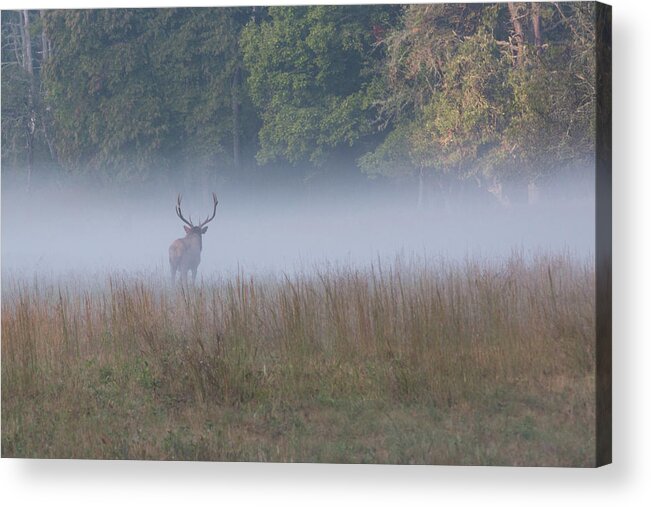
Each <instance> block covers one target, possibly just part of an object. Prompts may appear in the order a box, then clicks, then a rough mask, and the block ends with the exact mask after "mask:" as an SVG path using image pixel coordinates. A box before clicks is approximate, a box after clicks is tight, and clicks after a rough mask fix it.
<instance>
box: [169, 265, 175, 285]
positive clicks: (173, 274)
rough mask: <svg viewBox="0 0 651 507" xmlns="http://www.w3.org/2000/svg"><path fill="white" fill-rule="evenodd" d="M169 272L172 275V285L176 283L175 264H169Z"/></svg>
mask: <svg viewBox="0 0 651 507" xmlns="http://www.w3.org/2000/svg"><path fill="white" fill-rule="evenodd" d="M170 274H171V276H172V285H174V284H175V283H176V266H174V265H171V264H170Z"/></svg>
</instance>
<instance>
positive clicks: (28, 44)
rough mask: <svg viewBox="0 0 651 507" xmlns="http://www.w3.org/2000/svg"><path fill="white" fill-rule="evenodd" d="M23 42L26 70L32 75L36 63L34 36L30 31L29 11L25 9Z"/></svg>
mask: <svg viewBox="0 0 651 507" xmlns="http://www.w3.org/2000/svg"><path fill="white" fill-rule="evenodd" d="M23 29H24V33H23V44H24V49H25V60H24V65H25V70H26V71H27V73H28V74H29V75H30V77H31V76H33V75H34V63H33V62H32V36H31V35H30V33H29V11H23Z"/></svg>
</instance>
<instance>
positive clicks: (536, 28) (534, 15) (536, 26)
mask: <svg viewBox="0 0 651 507" xmlns="http://www.w3.org/2000/svg"><path fill="white" fill-rule="evenodd" d="M531 24H532V25H533V38H534V44H535V45H536V54H540V51H541V50H542V33H541V31H540V4H539V3H538V2H532V3H531Z"/></svg>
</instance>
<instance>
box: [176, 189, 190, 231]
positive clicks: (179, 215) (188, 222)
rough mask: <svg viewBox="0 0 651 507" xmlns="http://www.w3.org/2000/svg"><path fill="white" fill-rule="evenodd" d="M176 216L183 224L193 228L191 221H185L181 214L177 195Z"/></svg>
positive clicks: (179, 197) (179, 198) (179, 196)
mask: <svg viewBox="0 0 651 507" xmlns="http://www.w3.org/2000/svg"><path fill="white" fill-rule="evenodd" d="M176 215H177V216H178V217H179V218H180V219H181V220H183V222H185V223H186V224H188V225H189V226H190V227H194V225H193V224H192V220H186V219H185V218H184V217H183V213H181V194H179V195H178V197H177V198H176Z"/></svg>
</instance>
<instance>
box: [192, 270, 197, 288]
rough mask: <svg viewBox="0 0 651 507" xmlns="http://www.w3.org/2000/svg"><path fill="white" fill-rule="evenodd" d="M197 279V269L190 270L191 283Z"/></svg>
mask: <svg viewBox="0 0 651 507" xmlns="http://www.w3.org/2000/svg"><path fill="white" fill-rule="evenodd" d="M196 280H197V269H196V268H195V269H193V270H192V285H194V282H195V281H196Z"/></svg>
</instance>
